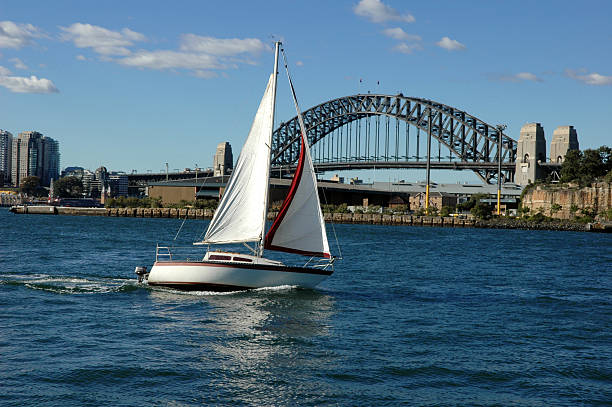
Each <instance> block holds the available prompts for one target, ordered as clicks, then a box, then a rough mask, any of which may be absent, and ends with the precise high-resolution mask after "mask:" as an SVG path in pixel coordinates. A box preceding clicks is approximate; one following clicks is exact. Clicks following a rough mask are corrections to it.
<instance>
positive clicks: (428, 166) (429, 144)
mask: <svg viewBox="0 0 612 407" xmlns="http://www.w3.org/2000/svg"><path fill="white" fill-rule="evenodd" d="M428 109H429V112H428V113H427V168H426V172H427V176H426V184H427V185H426V186H425V213H427V211H428V209H429V172H430V164H431V108H428Z"/></svg>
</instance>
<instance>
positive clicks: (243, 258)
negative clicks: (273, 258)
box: [234, 256, 253, 263]
mask: <svg viewBox="0 0 612 407" xmlns="http://www.w3.org/2000/svg"><path fill="white" fill-rule="evenodd" d="M234 261H246V262H248V263H252V262H253V260H251V259H247V258H246V257H236V256H234Z"/></svg>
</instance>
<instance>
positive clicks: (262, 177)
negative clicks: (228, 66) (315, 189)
mask: <svg viewBox="0 0 612 407" xmlns="http://www.w3.org/2000/svg"><path fill="white" fill-rule="evenodd" d="M275 82H276V75H275V74H272V75H270V79H269V80H268V86H267V87H266V91H265V93H264V95H263V98H262V99H261V102H260V104H259V108H258V109H257V114H256V115H255V119H254V120H253V124H252V125H251V130H250V131H249V136H248V137H247V140H246V142H245V144H244V147H243V148H242V151H241V152H240V157H238V161H237V162H236V167H235V168H234V171H233V172H232V176H231V177H230V180H229V182H228V184H227V187H226V188H225V194H224V195H223V198H222V199H221V202H220V203H219V207H218V208H217V210H216V211H215V214H214V216H213V219H212V221H211V222H210V225H209V226H208V230H207V231H206V236H205V237H204V240H203V241H202V242H200V243H238V242H253V241H259V240H261V238H262V236H263V233H264V227H265V223H264V222H262V219H265V216H266V211H267V208H266V204H267V199H266V198H267V194H268V182H269V180H268V178H269V172H270V147H269V146H270V145H271V139H272V128H273V121H274V97H275V89H274V88H275Z"/></svg>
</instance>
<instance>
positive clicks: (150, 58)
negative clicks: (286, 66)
mask: <svg viewBox="0 0 612 407" xmlns="http://www.w3.org/2000/svg"><path fill="white" fill-rule="evenodd" d="M60 28H61V30H62V31H63V34H62V35H61V39H62V40H64V41H71V42H73V43H74V45H75V46H76V47H78V48H91V49H93V50H94V51H95V52H96V53H98V54H99V59H100V60H102V61H106V62H114V63H117V64H120V65H124V66H130V67H136V68H142V69H156V70H171V69H178V70H180V69H183V70H188V71H191V74H192V75H194V76H196V77H199V78H206V79H208V78H214V77H217V76H219V72H213V71H214V70H223V69H230V68H236V67H237V66H238V64H255V62H253V61H252V60H251V57H252V56H256V55H258V54H259V53H261V52H262V51H267V50H270V49H271V48H270V46H268V45H266V44H265V43H264V42H262V41H261V40H259V39H257V38H243V39H240V38H214V37H206V36H199V35H195V34H183V35H182V36H181V38H180V42H179V49H178V50H173V49H157V50H155V49H153V50H148V49H139V50H134V45H135V43H137V42H141V41H146V39H147V38H146V37H145V36H144V35H143V34H141V33H138V32H135V31H132V30H130V29H129V28H123V29H122V30H121V31H112V30H109V29H107V28H104V27H99V26H95V25H91V24H84V23H75V24H72V25H71V26H69V27H60ZM76 59H77V60H79V61H85V60H87V57H86V56H84V55H77V56H76Z"/></svg>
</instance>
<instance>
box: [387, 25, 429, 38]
mask: <svg viewBox="0 0 612 407" xmlns="http://www.w3.org/2000/svg"><path fill="white" fill-rule="evenodd" d="M383 34H385V35H386V36H387V37H391V38H393V39H396V40H400V41H421V37H420V36H418V35H413V34H407V33H406V31H404V30H403V29H401V28H399V27H396V28H387V29H385V30H383Z"/></svg>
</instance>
